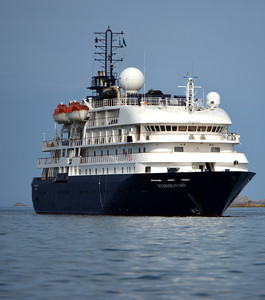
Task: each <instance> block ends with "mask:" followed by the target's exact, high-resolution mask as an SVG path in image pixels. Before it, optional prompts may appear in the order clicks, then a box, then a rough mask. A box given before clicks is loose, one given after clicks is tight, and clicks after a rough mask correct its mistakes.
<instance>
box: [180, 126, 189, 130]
mask: <svg viewBox="0 0 265 300" xmlns="http://www.w3.org/2000/svg"><path fill="white" fill-rule="evenodd" d="M179 131H187V126H179Z"/></svg>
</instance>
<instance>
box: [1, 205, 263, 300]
mask: <svg viewBox="0 0 265 300" xmlns="http://www.w3.org/2000/svg"><path fill="white" fill-rule="evenodd" d="M0 299H265V208H229V209H228V210H227V212H226V214H225V217H221V218H207V217H202V218H201V217H182V218H179V217H171V218H167V217H112V216H69V215H63V216H60V215H37V214H35V212H34V211H33V209H32V208H29V207H11V208H1V209H0Z"/></svg>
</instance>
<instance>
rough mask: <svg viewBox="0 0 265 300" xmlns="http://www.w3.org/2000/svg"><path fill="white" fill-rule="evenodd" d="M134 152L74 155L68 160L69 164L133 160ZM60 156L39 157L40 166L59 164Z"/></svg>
mask: <svg viewBox="0 0 265 300" xmlns="http://www.w3.org/2000/svg"><path fill="white" fill-rule="evenodd" d="M132 158H133V154H117V155H102V156H89V157H73V158H72V159H68V160H67V164H68V165H71V164H73V165H76V164H79V163H81V164H86V163H118V162H129V161H132ZM58 163H59V159H58V158H51V157H49V158H39V159H38V167H40V168H45V167H49V166H50V165H52V164H58Z"/></svg>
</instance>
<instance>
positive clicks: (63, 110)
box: [53, 102, 69, 124]
mask: <svg viewBox="0 0 265 300" xmlns="http://www.w3.org/2000/svg"><path fill="white" fill-rule="evenodd" d="M67 111H68V107H67V105H65V104H63V103H62V102H61V103H60V104H59V105H58V106H57V107H56V108H55V110H54V113H53V119H54V121H55V122H57V123H59V124H64V123H69V119H68V117H67Z"/></svg>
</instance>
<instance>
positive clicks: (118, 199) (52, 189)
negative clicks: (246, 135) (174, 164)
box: [32, 172, 255, 216]
mask: <svg viewBox="0 0 265 300" xmlns="http://www.w3.org/2000/svg"><path fill="white" fill-rule="evenodd" d="M254 175H255V173H251V172H202V173H163V174H161V173H160V174H153V173H150V174H133V175H94V176H91V175H90V176H69V178H67V177H66V176H65V177H63V176H61V177H58V178H57V180H56V179H55V180H52V179H48V180H41V179H40V178H34V179H33V181H32V201H33V206H34V209H35V211H36V213H55V214H56V213H60V214H107V215H134V216H138V215H145V216H153V215H154V216H192V215H201V216H221V215H222V214H223V212H224V211H225V210H226V208H227V207H228V206H229V205H230V204H231V202H232V201H233V200H234V199H235V197H236V196H237V195H238V194H239V193H240V191H241V190H242V189H243V188H244V187H245V185H246V184H247V183H248V182H249V181H250V180H251V179H252V177H253V176H254Z"/></svg>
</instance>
